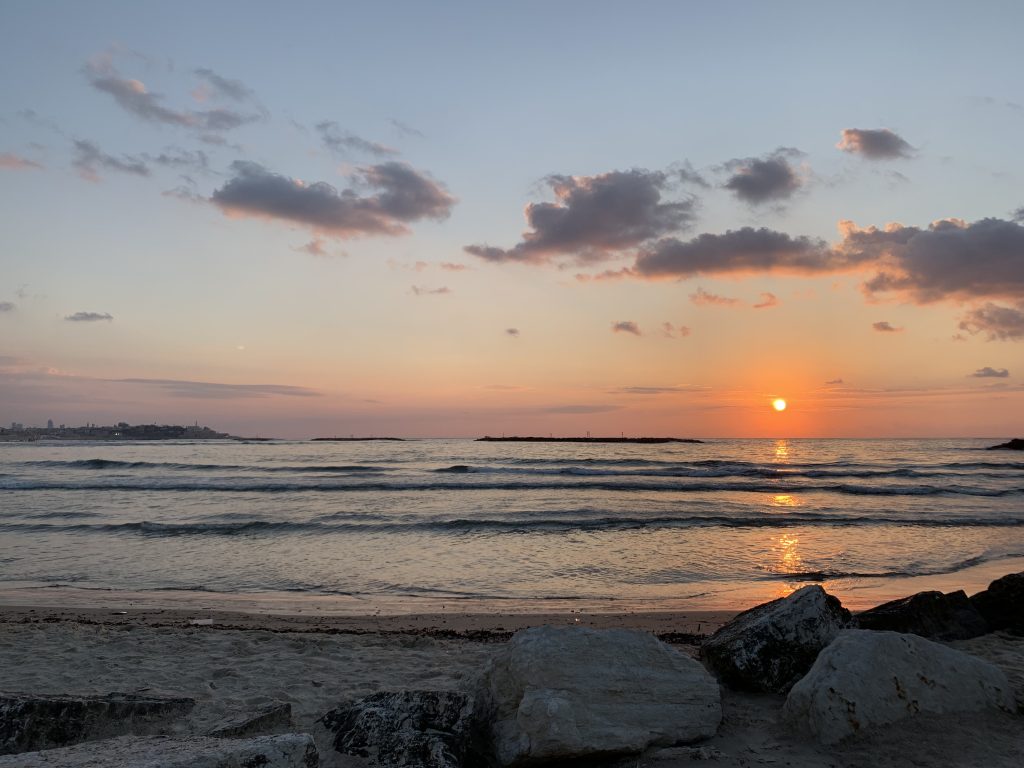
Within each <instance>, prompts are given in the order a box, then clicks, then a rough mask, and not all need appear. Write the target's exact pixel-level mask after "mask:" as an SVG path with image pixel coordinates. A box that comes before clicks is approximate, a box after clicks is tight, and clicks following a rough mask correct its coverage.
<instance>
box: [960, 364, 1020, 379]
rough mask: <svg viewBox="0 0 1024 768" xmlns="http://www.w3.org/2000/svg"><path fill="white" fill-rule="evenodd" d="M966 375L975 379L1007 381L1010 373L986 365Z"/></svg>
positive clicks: (1003, 369)
mask: <svg viewBox="0 0 1024 768" xmlns="http://www.w3.org/2000/svg"><path fill="white" fill-rule="evenodd" d="M968 375H969V376H971V377H972V378H975V379H1008V378H1009V377H1010V372H1009V371H1008V370H1006V369H1005V368H999V369H996V368H990V367H989V366H987V365H986V366H985V367H984V368H979V369H978V370H976V371H975V372H974V373H971V374H968Z"/></svg>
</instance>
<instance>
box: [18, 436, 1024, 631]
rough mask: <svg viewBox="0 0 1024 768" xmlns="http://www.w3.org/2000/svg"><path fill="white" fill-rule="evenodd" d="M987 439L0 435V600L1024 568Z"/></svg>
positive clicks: (1011, 490) (647, 605) (1016, 478)
mask: <svg viewBox="0 0 1024 768" xmlns="http://www.w3.org/2000/svg"><path fill="white" fill-rule="evenodd" d="M993 442H999V441H993V440H974V439H971V440H967V439H955V440H934V439H929V440H903V439H899V440H897V439H893V440H814V439H797V440H793V439H789V440H739V439H711V440H706V441H704V442H701V443H670V444H655V445H646V444H643V445H641V444H603V443H602V444H577V443H512V442H494V443H491V442H476V441H473V440H464V439H436V440H434V439H430V440H427V439H424V440H405V441H368V442H310V441H266V442H244V441H242V442H240V441H219V440H218V441H211V440H202V441H187V440H186V441H154V442H89V441H73V442H72V441H66V442H62V441H57V440H41V441H37V442H32V443H0V593H2V595H3V599H4V600H5V601H6V602H8V603H10V602H19V596H20V597H22V598H24V599H22V600H21V602H30V599H32V598H33V596H36V597H37V596H38V595H40V594H47V592H44V590H55V591H63V592H64V593H74V594H77V595H79V596H81V595H86V596H89V595H92V596H93V597H94V598H96V599H99V598H101V597H102V596H103V594H104V593H109V592H118V593H123V592H129V593H133V594H137V595H139V596H144V595H145V596H149V597H150V598H153V596H160V595H165V596H168V597H169V596H171V595H174V594H179V595H191V596H198V597H197V599H200V600H203V601H206V602H210V601H214V600H215V599H216V597H217V596H222V597H230V598H235V599H237V598H239V597H240V596H244V597H245V598H246V599H247V600H250V601H252V602H254V603H259V601H261V600H266V601H268V604H269V603H271V602H273V603H274V604H275V605H278V606H279V605H281V602H280V601H281V600H282V599H283V598H287V599H288V600H290V601H291V604H292V605H300V606H301V604H302V602H303V601H304V600H316V601H318V605H320V606H323V605H328V606H331V607H332V609H333V610H336V611H337V612H342V613H345V612H347V613H351V614H354V615H356V614H358V615H371V614H373V613H381V612H384V613H401V612H415V611H431V610H439V609H443V610H446V611H451V610H463V611H466V612H473V611H490V610H507V611H521V612H544V611H552V610H555V611H562V610H567V611H581V610H588V611H623V612H629V611H640V610H651V611H657V610H685V609H687V608H692V609H740V608H745V607H749V606H750V605H753V604H755V603H757V602H761V601H763V600H765V599H771V598H774V597H779V596H782V595H785V594H788V593H789V592H790V591H792V590H793V589H796V588H798V587H800V586H803V585H806V584H822V585H823V586H825V588H826V589H828V590H829V591H830V592H833V593H835V594H838V595H839V596H840V597H841V599H843V601H844V603H846V604H849V605H851V606H852V607H868V606H870V605H872V604H876V603H877V602H881V601H883V600H884V599H891V598H893V597H896V596H901V595H906V594H911V593H913V592H916V591H920V590H921V589H933V588H938V589H944V590H946V591H948V590H951V589H961V588H963V589H966V590H967V591H968V592H971V591H977V590H980V589H982V588H984V587H985V586H986V584H987V582H988V581H989V580H990V579H991V578H995V577H996V576H998V575H1000V574H1002V573H1009V572H1014V571H1020V570H1024V559H1022V558H1024V455H1021V454H1020V453H1015V452H1012V451H988V450H985V447H986V446H988V445H991V444H992V443H993ZM274 601H276V602H274Z"/></svg>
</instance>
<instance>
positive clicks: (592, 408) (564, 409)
mask: <svg viewBox="0 0 1024 768" xmlns="http://www.w3.org/2000/svg"><path fill="white" fill-rule="evenodd" d="M621 410H622V406H621V405H555V406H552V407H550V408H544V409H543V413H610V412H611V411H621Z"/></svg>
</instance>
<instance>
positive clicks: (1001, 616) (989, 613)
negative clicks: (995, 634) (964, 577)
mask: <svg viewBox="0 0 1024 768" xmlns="http://www.w3.org/2000/svg"><path fill="white" fill-rule="evenodd" d="M971 603H973V604H974V607H975V608H977V609H978V612H979V613H981V615H982V616H984V617H985V620H986V621H987V622H988V623H989V625H990V626H991V627H992V629H1008V630H1010V631H1011V632H1013V633H1014V634H1017V635H1024V571H1021V572H1020V573H1009V574H1007V575H1006V576H1003V577H1002V578H1000V579H996V580H995V581H993V582H992V583H991V584H989V585H988V589H986V590H985V591H984V592H979V593H978V594H976V595H972V596H971Z"/></svg>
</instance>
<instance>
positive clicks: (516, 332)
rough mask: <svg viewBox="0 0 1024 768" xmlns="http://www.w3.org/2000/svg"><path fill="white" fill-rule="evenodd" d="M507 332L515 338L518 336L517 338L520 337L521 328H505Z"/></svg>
mask: <svg viewBox="0 0 1024 768" xmlns="http://www.w3.org/2000/svg"><path fill="white" fill-rule="evenodd" d="M505 333H507V334H508V335H509V336H512V337H513V338H516V339H518V338H519V329H518V328H506V329H505Z"/></svg>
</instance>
